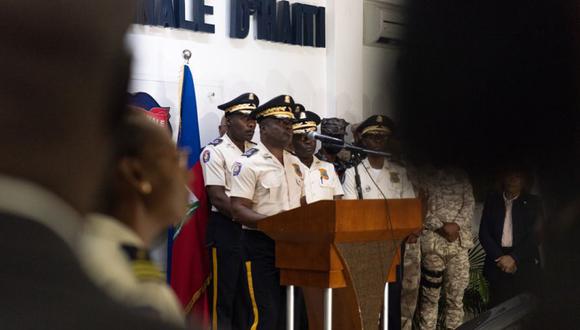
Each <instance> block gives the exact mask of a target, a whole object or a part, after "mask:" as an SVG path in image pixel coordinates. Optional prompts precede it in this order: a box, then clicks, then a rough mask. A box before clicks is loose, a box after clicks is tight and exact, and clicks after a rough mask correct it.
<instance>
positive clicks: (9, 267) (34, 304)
mask: <svg viewBox="0 0 580 330" xmlns="http://www.w3.org/2000/svg"><path fill="white" fill-rule="evenodd" d="M0 260H1V262H2V263H1V264H0V328H2V329H13V330H20V329H22V330H24V329H27V330H28V329H64V330H68V329H71V330H72V329H75V330H77V329H84V330H93V329H94V330H97V329H119V330H120V329H151V330H152V329H178V328H176V327H175V326H174V325H170V324H165V323H163V322H162V321H160V320H158V319H156V318H153V317H151V316H149V315H146V314H144V313H142V312H139V311H137V310H132V309H130V308H129V307H125V306H123V305H120V304H118V303H116V302H114V301H113V300H112V299H110V298H109V297H108V296H106V295H105V294H104V293H103V292H101V291H100V290H99V289H98V288H97V287H96V286H95V285H93V283H92V282H91V281H90V280H89V278H88V277H87V276H86V275H85V273H84V272H83V271H82V270H81V267H80V265H79V262H78V260H77V258H76V256H75V255H74V254H73V251H71V248H70V247H69V245H67V244H66V243H65V242H64V240H63V239H61V237H59V236H57V235H56V234H55V233H54V232H53V231H52V230H50V229H49V228H47V227H46V226H44V225H42V224H40V223H38V222H35V221H31V220H29V219H26V218H23V217H19V216H14V215H11V214H7V213H3V212H0Z"/></svg>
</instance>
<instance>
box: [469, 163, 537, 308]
mask: <svg viewBox="0 0 580 330" xmlns="http://www.w3.org/2000/svg"><path fill="white" fill-rule="evenodd" d="M541 216H542V205H541V201H540V199H539V198H538V196H535V195H532V194H530V193H529V192H527V189H526V174H525V172H524V171H523V170H522V169H520V168H518V167H512V168H508V169H506V170H504V173H503V174H502V189H501V191H499V192H493V193H491V194H489V196H488V197H487V199H486V201H485V204H484V207H483V214H482V216H481V223H480V227H479V241H480V242H481V245H482V246H483V248H484V250H485V253H486V259H485V266H484V275H485V277H486V279H487V280H488V282H489V289H490V306H491V307H494V306H497V305H498V304H500V303H502V302H504V301H506V300H508V299H510V298H512V297H514V296H516V295H518V294H520V293H522V292H524V291H530V290H533V289H534V288H535V287H536V285H535V284H536V283H537V282H538V279H539V278H538V275H539V274H538V273H539V271H540V253H539V241H538V237H537V236H538V235H537V232H536V229H537V226H538V224H539V221H540V220H541Z"/></svg>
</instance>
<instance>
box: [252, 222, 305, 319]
mask: <svg viewBox="0 0 580 330" xmlns="http://www.w3.org/2000/svg"><path fill="white" fill-rule="evenodd" d="M243 242H244V247H245V253H246V258H247V260H246V271H247V275H246V278H247V280H248V288H249V295H250V300H251V303H252V306H253V309H252V313H251V315H252V317H251V319H252V320H251V322H250V323H249V325H248V329H268V330H271V329H280V330H283V329H286V287H285V286H281V285H280V271H279V270H278V269H277V268H276V261H275V242H274V241H273V240H272V239H271V238H270V237H268V236H267V235H266V234H264V233H262V232H260V231H256V230H244V234H243ZM294 328H295V329H298V330H306V329H308V316H307V313H306V304H305V302H304V295H303V293H302V290H301V289H300V288H298V287H296V288H295V289H294Z"/></svg>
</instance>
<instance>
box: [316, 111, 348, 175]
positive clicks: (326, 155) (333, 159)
mask: <svg viewBox="0 0 580 330" xmlns="http://www.w3.org/2000/svg"><path fill="white" fill-rule="evenodd" d="M348 125H349V123H348V122H347V121H346V120H344V119H342V118H324V119H322V123H321V124H320V133H322V134H324V135H328V136H332V137H334V138H337V139H341V140H344V136H345V135H346V134H347V133H346V127H347V126H348ZM341 150H342V148H341V147H339V146H336V145H335V144H332V143H327V142H322V146H321V148H320V150H318V152H317V153H316V157H317V158H318V159H320V160H322V161H325V162H329V163H332V165H334V169H335V171H336V174H338V177H339V178H340V182H344V172H346V169H347V168H349V167H351V164H350V163H349V162H346V161H344V160H342V159H340V158H339V157H338V153H339V152H340V151H341Z"/></svg>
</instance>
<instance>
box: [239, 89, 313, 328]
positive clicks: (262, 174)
mask: <svg viewBox="0 0 580 330" xmlns="http://www.w3.org/2000/svg"><path fill="white" fill-rule="evenodd" d="M293 107H294V100H293V99H292V97H290V96H288V95H280V96H278V97H275V98H274V99H272V100H270V101H269V102H267V103H266V104H264V105H262V106H260V107H259V108H258V109H256V110H255V111H254V112H253V113H252V116H253V117H255V118H256V120H257V121H258V124H259V125H260V138H261V143H259V144H258V145H257V146H256V147H255V148H252V149H250V150H248V151H246V152H245V153H244V155H243V156H242V157H240V158H239V160H238V161H237V162H235V163H234V166H233V168H232V188H231V192H230V198H231V203H232V212H233V215H234V220H235V221H238V222H240V223H242V224H243V225H244V228H245V230H244V235H243V241H244V246H245V251H246V257H247V261H246V271H247V274H248V287H249V290H250V298H251V302H252V307H253V308H252V310H253V318H252V322H251V323H250V324H248V328H251V329H268V330H270V329H276V328H278V326H283V324H281V323H283V322H281V321H282V320H283V318H282V317H280V316H281V314H282V313H283V312H282V307H281V306H282V302H281V300H282V299H281V290H282V288H281V287H280V273H279V271H278V269H276V267H275V254H274V252H275V251H274V241H273V240H272V239H271V238H270V237H268V236H267V235H266V234H264V233H262V232H260V231H258V230H255V228H256V226H257V222H258V221H259V220H262V219H264V218H267V217H268V216H271V215H274V214H278V213H281V212H284V211H287V210H290V209H293V208H296V207H299V206H300V204H301V197H302V196H303V180H304V173H303V171H302V170H303V166H302V164H301V163H300V160H299V159H298V158H297V157H295V156H293V155H292V154H291V153H289V152H288V151H286V150H285V147H286V146H287V145H288V144H289V143H290V141H291V139H292V123H293V120H294V115H293V113H292V109H293Z"/></svg>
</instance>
